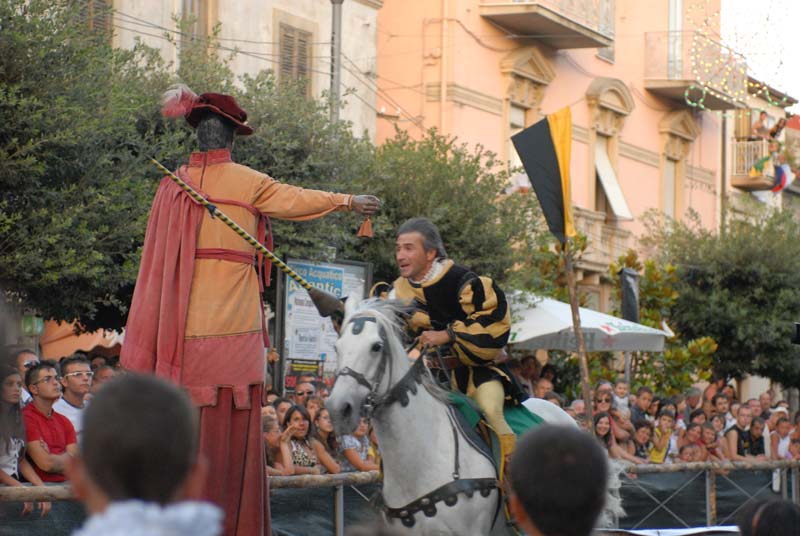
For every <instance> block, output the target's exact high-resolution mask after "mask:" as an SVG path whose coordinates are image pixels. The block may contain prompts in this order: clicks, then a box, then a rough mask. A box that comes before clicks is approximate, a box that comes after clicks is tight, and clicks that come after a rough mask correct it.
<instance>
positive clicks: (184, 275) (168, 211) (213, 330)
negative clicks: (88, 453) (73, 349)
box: [121, 150, 352, 536]
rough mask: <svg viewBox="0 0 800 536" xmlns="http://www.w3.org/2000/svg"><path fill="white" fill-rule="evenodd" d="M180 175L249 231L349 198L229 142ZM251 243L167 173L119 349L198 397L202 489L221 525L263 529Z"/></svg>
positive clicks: (128, 362) (258, 320)
mask: <svg viewBox="0 0 800 536" xmlns="http://www.w3.org/2000/svg"><path fill="white" fill-rule="evenodd" d="M179 175H181V176H182V177H181V178H183V179H184V180H186V181H187V182H189V183H190V184H191V185H192V186H194V187H195V189H197V190H198V191H200V192H201V193H203V194H204V195H205V196H207V197H208V198H209V199H210V200H213V202H214V203H215V204H217V205H218V206H219V208H220V209H221V210H222V211H223V212H225V214H227V215H228V216H229V217H230V218H231V219H233V220H234V221H236V222H237V223H238V224H239V225H240V226H241V227H243V228H244V229H245V230H247V231H248V232H250V234H252V235H254V236H256V235H257V234H258V223H259V217H258V215H265V216H273V217H276V218H282V219H290V220H296V221H298V220H310V219H313V218H318V217H320V216H324V215H325V214H328V213H330V212H333V211H335V210H347V209H348V208H349V207H350V203H351V199H352V197H351V196H349V195H343V194H332V193H327V192H320V191H316V190H304V189H302V188H297V187H295V186H289V185H286V184H281V183H279V182H277V181H274V180H273V179H271V178H270V177H268V176H266V175H264V174H262V173H258V172H257V171H254V170H252V169H250V168H248V167H246V166H241V165H238V164H235V163H233V162H232V161H231V159H230V152H229V151H227V150H214V151H209V152H207V153H193V154H192V156H191V159H190V161H189V166H186V167H183V168H181V170H179ZM253 259H254V249H253V248H252V247H251V246H250V245H249V244H247V242H245V240H244V239H243V238H241V237H240V236H239V235H238V234H236V233H235V232H234V231H232V230H231V229H229V228H227V226H226V225H225V224H224V223H223V222H222V221H220V220H219V219H218V218H215V219H211V217H210V214H209V212H208V211H207V210H206V209H205V208H203V207H202V206H201V205H199V204H198V203H196V202H195V201H194V200H193V199H191V198H190V197H189V196H188V195H187V194H186V193H185V192H183V191H182V190H181V189H180V187H179V186H177V185H176V184H175V183H173V182H172V181H171V180H170V179H169V178H164V180H163V181H162V183H161V185H160V186H159V188H158V191H157V192H156V196H155V199H154V201H153V208H152V210H151V213H150V219H149V221H148V224H147V232H146V235H145V243H144V249H143V252H142V262H141V266H140V268H139V276H138V278H137V280H136V288H135V290H134V295H133V301H132V303H131V311H130V314H129V316H128V324H127V326H126V331H125V343H124V344H123V348H122V354H121V360H122V365H123V367H125V368H126V369H128V370H133V371H137V372H145V373H155V374H156V375H158V376H162V377H166V378H168V379H170V380H172V381H173V382H175V383H177V384H179V385H181V386H182V387H183V388H185V389H186V390H187V392H188V393H189V394H190V396H191V397H192V399H193V400H194V402H195V404H197V406H199V407H200V415H201V421H200V425H201V432H200V448H201V453H202V454H203V455H204V456H205V458H206V459H207V460H208V462H209V466H210V474H209V479H208V482H207V485H206V498H208V499H211V500H213V501H214V502H216V503H217V504H219V505H220V506H222V507H223V508H224V509H225V531H224V533H225V534H226V535H234V534H236V535H242V536H245V535H247V536H250V535H255V534H269V521H268V520H269V515H268V502H267V497H268V494H267V490H266V480H265V473H264V462H263V460H264V457H263V441H262V440H261V418H260V410H261V393H262V390H263V382H264V371H265V359H264V354H265V349H264V339H263V335H262V315H263V306H262V303H261V299H260V295H259V282H258V275H257V273H256V271H255V270H254V269H253Z"/></svg>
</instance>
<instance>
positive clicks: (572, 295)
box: [563, 239, 594, 434]
mask: <svg viewBox="0 0 800 536" xmlns="http://www.w3.org/2000/svg"><path fill="white" fill-rule="evenodd" d="M563 249H564V262H565V266H564V269H565V271H566V272H567V288H568V289H569V306H570V309H571V310H572V330H573V331H574V332H575V339H576V340H577V341H578V362H579V363H580V370H581V391H582V392H583V393H582V394H583V404H584V406H585V409H584V414H585V418H586V428H587V429H588V430H589V431H591V433H592V434H594V426H593V424H592V399H591V397H590V396H589V393H590V392H591V391H590V387H589V360H588V358H587V356H586V344H585V343H584V341H583V331H581V315H580V308H579V307H578V289H577V285H576V283H575V270H574V268H573V266H572V252H571V251H570V247H569V239H566V240H565V241H564V248H563Z"/></svg>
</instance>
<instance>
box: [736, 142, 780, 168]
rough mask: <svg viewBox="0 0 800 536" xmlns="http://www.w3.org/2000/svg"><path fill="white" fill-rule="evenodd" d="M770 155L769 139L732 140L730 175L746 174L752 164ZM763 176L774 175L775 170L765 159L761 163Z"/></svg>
mask: <svg viewBox="0 0 800 536" xmlns="http://www.w3.org/2000/svg"><path fill="white" fill-rule="evenodd" d="M769 155H770V147H769V141H767V140H755V141H749V140H747V141H746V140H742V141H740V140H733V168H732V169H731V175H733V176H734V177H736V176H747V175H748V174H749V173H750V170H751V169H752V168H753V166H754V165H755V164H756V163H758V162H760V161H762V160H763V159H764V158H766V157H768V156H769ZM761 175H764V176H765V177H774V176H775V170H774V166H773V165H772V163H771V162H770V161H769V160H767V162H765V163H764V164H763V173H761Z"/></svg>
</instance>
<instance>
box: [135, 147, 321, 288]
mask: <svg viewBox="0 0 800 536" xmlns="http://www.w3.org/2000/svg"><path fill="white" fill-rule="evenodd" d="M150 161H151V162H152V163H153V164H154V165H155V166H156V167H157V168H158V169H160V170H161V171H162V172H163V173H165V174H166V175H167V176H168V177H169V178H170V179H172V180H173V181H174V182H175V183H176V184H177V185H178V186H180V187H181V188H182V189H183V191H184V192H186V193H187V194H189V195H190V196H191V197H192V199H194V200H195V201H197V202H198V203H200V204H201V205H202V206H204V207H205V208H207V209H208V212H209V213H210V214H211V217H212V218H214V217H215V216H216V217H218V218H219V219H220V220H222V221H223V223H225V225H227V226H228V227H230V228H231V229H233V230H234V231H236V234H238V235H239V236H241V237H242V238H244V239H245V240H246V241H247V243H248V244H250V245H251V246H253V247H254V248H256V249H257V250H258V251H259V252H261V253H263V254H264V255H266V257H267V258H268V259H269V260H271V261H272V262H273V263H274V264H275V266H277V267H278V268H280V270H281V271H282V272H283V273H285V274H286V275H288V276H289V277H291V278H292V279H294V280H295V281H296V282H297V284H298V285H300V286H301V287H303V288H304V289H306V290H311V289H312V288H314V287H312V286H311V283H309V282H308V281H306V280H305V279H303V278H302V277H301V276H300V275H299V274H298V273H297V272H295V271H294V270H292V269H291V268H290V267H289V266H287V265H286V263H284V262H283V261H282V260H281V259H279V258H278V257H276V256H275V254H274V253H272V252H271V251H270V250H268V249H267V248H266V247H265V246H264V245H263V244H262V243H261V242H259V241H258V240H256V239H255V237H253V235H251V234H250V233H248V232H247V231H246V230H244V229H242V227H241V226H240V225H239V224H238V223H236V222H235V221H233V220H232V219H230V218H229V217H228V216H227V215H226V214H225V213H224V212H222V211H221V210H220V209H218V208H217V207H216V206H215V205H213V204H211V203H209V202H208V200H207V199H206V198H205V197H203V196H202V195H200V194H199V193H197V192H196V191H195V189H194V188H192V187H191V186H189V185H188V184H186V182H185V181H183V180H181V178H180V177H178V176H177V175H175V174H174V173H173V172H172V171H170V170H169V169H167V168H166V167H164V165H163V164H161V162H159V161H158V160H156V159H155V158H151V159H150Z"/></svg>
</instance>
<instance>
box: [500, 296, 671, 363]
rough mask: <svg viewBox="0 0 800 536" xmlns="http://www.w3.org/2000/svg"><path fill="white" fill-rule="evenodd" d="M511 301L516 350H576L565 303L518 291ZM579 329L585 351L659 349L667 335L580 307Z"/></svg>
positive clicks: (512, 342)
mask: <svg viewBox="0 0 800 536" xmlns="http://www.w3.org/2000/svg"><path fill="white" fill-rule="evenodd" d="M509 301H510V302H511V320H512V326H511V337H510V338H509V341H508V342H509V344H511V345H513V346H512V347H513V348H514V349H516V350H535V349H539V348H543V349H547V350H566V351H570V352H577V351H578V344H577V341H576V338H575V333H574V331H573V329H572V316H571V315H572V313H571V312H570V306H569V304H568V303H563V302H560V301H558V300H554V299H551V298H543V297H539V296H533V295H531V294H522V293H517V294H516V295H514V296H510V297H509ZM580 317H581V330H582V331H583V336H584V339H585V342H586V350H587V351H588V352H610V351H620V352H633V351H643V352H660V351H662V350H663V349H664V340H665V339H666V338H667V336H668V334H667V333H666V332H664V331H661V330H658V329H653V328H650V327H647V326H643V325H642V324H637V323H635V322H628V321H627V320H623V319H621V318H617V317H615V316H611V315H607V314H604V313H600V312H597V311H593V310H591V309H586V308H584V307H581V308H580Z"/></svg>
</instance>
